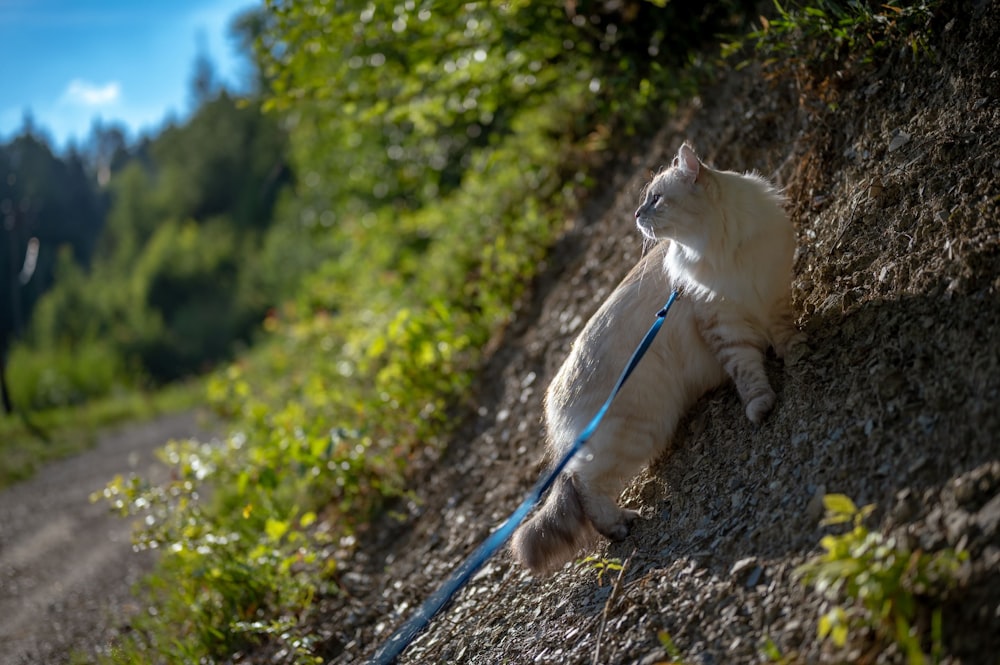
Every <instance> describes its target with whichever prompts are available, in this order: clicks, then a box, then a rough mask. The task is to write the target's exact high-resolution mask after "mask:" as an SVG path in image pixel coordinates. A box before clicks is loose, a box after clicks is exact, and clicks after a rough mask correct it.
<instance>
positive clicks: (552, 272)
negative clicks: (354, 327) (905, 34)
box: [275, 2, 1000, 664]
mask: <svg viewBox="0 0 1000 665" xmlns="http://www.w3.org/2000/svg"><path fill="white" fill-rule="evenodd" d="M950 11H951V14H952V16H950V17H946V18H945V20H944V21H939V22H938V24H936V25H935V26H934V34H933V37H932V43H931V46H932V49H933V52H934V55H933V57H923V58H920V59H917V60H914V59H913V58H912V57H911V56H910V55H909V54H906V53H897V54H891V55H890V56H888V58H887V59H886V60H885V61H884V62H881V63H878V64H876V65H874V66H864V65H853V66H851V67H850V68H848V69H846V70H844V71H842V72H839V73H835V74H832V75H831V76H830V77H828V78H825V79H823V80H822V81H820V80H815V79H813V80H809V79H807V78H803V77H798V78H796V77H795V76H791V75H788V73H786V75H783V76H779V77H777V78H775V79H769V78H768V77H765V76H764V75H762V73H761V72H760V71H759V70H757V69H754V68H748V69H745V70H742V71H739V72H735V71H734V72H731V73H728V74H726V75H725V76H723V77H722V78H721V80H720V81H719V82H718V83H717V84H716V85H714V86H712V87H710V88H708V89H706V90H705V91H704V94H703V95H702V96H701V98H700V99H697V100H694V101H692V102H691V103H690V104H689V105H687V106H686V107H685V108H683V109H682V110H681V111H680V112H679V113H678V114H677V115H676V116H675V117H672V118H665V119H664V123H663V124H664V129H663V131H661V132H660V133H659V134H658V135H657V136H656V137H652V138H650V140H649V141H648V143H647V144H646V146H645V147H644V149H643V150H642V151H641V153H640V154H637V155H636V157H635V159H634V160H633V161H632V163H631V164H629V165H628V166H627V167H626V168H623V169H621V170H619V171H618V173H617V175H616V176H615V177H613V178H612V179H611V180H609V182H607V183H605V184H606V186H607V187H608V192H610V194H606V195H605V196H604V198H595V200H594V201H593V202H592V204H591V205H590V207H589V208H588V209H587V210H586V211H584V213H583V215H582V216H581V217H580V218H579V219H578V220H576V224H575V228H574V230H573V231H571V232H570V233H569V234H567V236H566V237H565V238H564V239H563V240H562V242H560V244H559V245H558V246H557V247H556V248H555V251H554V252H553V254H552V256H551V257H550V258H549V262H548V264H547V266H546V267H545V269H544V270H543V271H542V274H541V276H540V277H539V279H537V280H536V282H535V284H534V285H533V290H532V295H531V298H530V299H529V300H527V301H526V302H525V303H524V306H523V308H522V309H521V311H520V312H519V313H518V317H517V320H515V321H514V322H513V323H512V325H511V326H510V328H509V329H508V330H507V331H506V332H505V336H504V338H503V340H502V344H501V345H500V346H499V349H498V351H497V352H496V354H495V355H494V357H493V359H492V361H491V363H490V365H489V366H488V368H487V370H486V373H485V374H484V376H483V380H482V383H481V390H480V392H479V394H478V413H477V414H476V415H475V417H472V418H470V419H469V423H468V425H467V426H466V427H465V428H464V430H463V431H462V432H461V433H460V435H459V436H457V437H456V438H455V441H454V442H453V444H452V445H451V447H450V448H449V450H448V451H447V453H446V454H445V455H444V456H443V459H442V460H440V462H439V463H438V464H436V465H435V466H434V467H433V469H431V470H430V471H429V472H428V474H427V476H426V478H425V480H424V481H423V482H422V483H421V484H420V485H418V486H416V487H415V488H414V491H415V495H416V497H417V500H415V501H413V502H411V503H410V504H409V505H407V506H403V507H402V509H403V510H404V511H408V517H407V520H406V521H405V523H402V524H400V523H392V522H388V521H387V522H386V523H383V524H380V525H376V527H374V528H373V529H372V531H370V532H369V533H366V534H362V535H361V537H360V538H359V541H358V545H357V546H356V547H355V548H354V551H353V552H352V553H351V554H350V555H349V556H348V554H347V553H345V557H347V560H348V563H347V565H346V566H345V567H344V568H343V569H342V570H343V574H342V578H341V579H342V582H343V586H344V591H345V593H344V594H343V595H341V596H338V597H336V598H330V599H325V600H324V601H323V611H322V613H321V616H320V617H319V619H318V623H317V628H316V630H317V632H318V633H320V634H322V635H324V636H325V637H326V641H325V643H324V646H323V648H324V655H325V656H326V657H327V658H329V659H330V660H331V661H332V662H337V663H348V662H358V661H360V660H361V659H363V658H364V657H366V656H369V655H371V653H372V652H373V651H374V649H375V648H376V647H377V646H378V644H379V643H380V642H381V641H382V640H384V639H385V638H386V637H387V636H388V635H389V634H390V632H391V631H392V630H393V629H394V628H395V627H396V626H397V625H399V624H400V623H401V622H402V621H403V620H404V619H405V618H406V617H407V616H408V615H409V613H410V612H412V611H413V609H414V608H415V607H416V606H417V605H418V604H419V603H420V602H422V601H423V600H424V599H425V598H426V597H427V596H428V595H429V594H430V593H431V592H433V591H434V590H435V589H436V588H437V586H438V585H439V584H440V583H441V581H442V580H443V579H444V578H445V577H446V576H447V574H448V573H449V572H450V571H451V570H452V569H453V568H454V566H455V565H457V563H458V562H460V561H461V560H462V558H463V557H464V556H465V555H466V554H467V553H468V552H469V551H470V550H471V549H472V548H473V547H474V546H475V545H477V544H478V543H480V542H481V541H482V539H483V538H484V536H485V535H486V534H488V533H489V531H490V529H491V528H492V527H494V526H495V525H497V524H498V523H500V521H502V520H503V519H505V518H506V517H507V516H508V515H509V514H510V512H511V511H512V510H513V508H514V507H515V506H516V505H517V504H518V503H519V501H520V500H521V499H522V497H523V496H524V493H525V492H526V491H527V489H528V488H529V487H530V486H531V485H532V483H533V482H534V481H535V480H536V478H537V477H538V475H539V473H540V471H541V468H540V467H539V466H538V464H537V462H538V460H539V458H540V455H541V433H540V426H539V423H540V418H541V395H542V394H543V392H544V389H545V386H546V385H547V384H548V382H549V381H550V380H551V378H552V376H553V375H554V372H555V370H556V368H557V367H558V366H559V364H560V363H561V362H562V360H563V358H564V357H565V355H566V353H567V350H568V348H569V344H570V342H571V340H572V339H573V337H574V336H575V335H576V334H577V333H578V332H579V330H580V328H581V327H582V325H583V323H584V322H585V321H586V320H587V318H588V317H589V316H590V315H591V314H592V313H593V312H594V311H595V310H596V308H597V307H598V305H599V304H600V302H601V301H602V299H603V298H604V297H606V296H607V294H608V293H609V292H610V290H611V289H613V288H614V286H615V284H616V283H617V282H618V281H619V280H620V279H621V277H623V276H624V274H625V273H626V272H627V270H628V269H629V267H630V266H631V265H633V264H634V263H635V261H636V260H637V259H638V257H639V256H640V255H641V252H642V246H641V241H640V238H639V234H638V233H637V232H636V231H635V229H634V227H633V224H632V211H633V209H634V208H635V206H636V205H637V202H638V195H639V191H640V188H641V187H642V185H643V184H644V183H645V182H646V181H647V180H648V178H649V176H650V173H651V172H652V171H655V170H656V169H657V168H659V167H661V166H662V165H664V164H666V163H667V162H668V160H669V156H670V155H671V154H673V152H674V151H675V150H676V149H677V147H678V145H679V144H680V142H681V141H682V140H685V139H687V140H690V141H692V142H693V143H694V144H695V146H696V147H697V148H698V150H699V151H700V153H701V155H702V156H703V157H704V158H705V159H706V161H707V162H709V163H711V164H713V165H715V166H717V167H719V168H726V169H734V170H750V169H756V170H758V171H760V172H761V173H764V174H765V175H769V176H771V177H773V178H774V179H775V180H776V181H777V182H779V183H780V184H781V185H782V186H784V187H785V188H786V190H787V192H788V194H789V199H790V211H791V213H792V217H793V221H794V222H795V225H796V228H797V232H798V239H799V247H800V249H799V252H798V255H797V259H796V265H795V271H796V276H795V281H794V299H795V305H796V308H797V311H798V312H799V314H800V318H799V323H800V325H801V326H802V327H803V329H804V330H805V331H806V332H807V334H808V337H809V342H808V348H807V350H806V351H805V353H804V354H803V355H802V357H801V358H798V362H797V363H796V364H795V365H794V366H791V367H787V366H784V365H783V364H782V363H779V362H777V361H773V362H772V363H771V364H770V366H769V371H770V375H771V377H772V381H773V383H774V384H775V386H776V390H777V391H778V394H779V402H778V406H777V409H776V410H775V412H774V413H773V414H772V415H771V416H770V418H769V419H768V421H767V422H766V423H765V424H764V425H763V426H762V427H760V428H759V429H755V428H753V427H751V426H750V425H749V423H748V422H747V421H746V419H745V418H744V417H743V413H742V409H741V408H740V406H739V403H738V398H737V396H736V395H735V392H734V391H733V390H732V389H722V390H719V391H717V392H715V393H713V394H711V395H709V396H708V397H707V398H706V399H704V400H703V401H702V402H701V403H700V404H699V405H698V407H697V408H696V409H695V410H694V411H693V412H692V414H691V415H690V417H689V418H688V419H687V420H686V421H685V422H684V423H683V424H682V426H681V430H680V432H679V434H678V436H677V438H676V441H675V444H674V450H673V452H672V453H671V454H669V455H668V456H666V457H665V458H664V459H662V460H661V461H660V462H659V463H657V464H656V465H654V468H652V469H650V470H649V472H648V473H646V474H644V475H643V476H641V477H640V478H638V479H637V480H636V481H635V482H634V483H633V484H632V485H631V487H630V488H629V489H628V490H627V491H626V493H625V503H626V504H627V505H628V506H630V507H633V508H636V509H639V510H641V512H642V514H643V516H644V518H645V519H643V520H642V521H641V522H640V523H638V524H637V525H636V527H635V529H634V532H633V534H632V535H631V536H630V537H629V538H628V539H627V540H626V541H625V542H623V543H619V544H614V545H605V546H602V547H600V548H599V549H597V550H595V552H594V554H596V555H597V556H599V557H616V558H619V559H621V560H622V561H623V562H625V570H624V573H623V574H622V576H621V579H620V581H618V582H616V583H612V582H613V575H612V574H608V575H605V576H604V577H603V579H602V578H601V576H600V575H598V572H597V570H596V569H595V568H594V567H593V566H591V565H577V566H571V567H567V568H566V569H565V570H563V571H561V572H560V573H558V574H556V575H555V576H553V577H551V578H549V579H544V580H538V579H533V578H531V577H530V576H528V575H527V574H526V573H524V572H522V571H521V570H519V569H517V568H515V567H514V566H513V565H512V564H511V562H510V561H509V560H508V558H507V557H506V556H501V557H498V558H495V559H494V560H492V561H491V562H489V563H488V564H487V565H486V567H485V568H484V570H483V571H482V572H481V573H480V574H479V575H478V576H477V577H476V578H475V579H474V580H473V581H472V583H471V584H470V585H469V586H468V587H467V588H466V589H465V590H464V591H463V592H462V593H461V594H460V595H459V596H458V598H457V599H456V601H455V603H454V604H453V605H452V606H451V607H450V608H449V609H448V610H447V611H446V612H445V613H444V614H442V615H441V616H440V617H438V618H437V619H436V620H435V621H434V622H433V624H432V625H431V627H430V629H429V630H428V631H427V632H426V633H425V634H423V635H422V636H421V637H420V638H419V639H418V640H417V641H416V643H415V644H414V645H413V646H411V647H410V649H408V650H407V652H406V653H405V654H404V655H403V657H402V659H401V662H407V663H427V662H463V663H483V664H486V663H501V662H503V663H591V662H598V663H630V662H638V663H652V662H657V661H658V660H659V659H665V658H666V653H665V651H664V649H663V647H662V645H661V641H660V639H659V638H658V633H660V631H666V632H667V633H668V634H669V635H670V636H671V637H672V640H673V642H674V643H675V644H676V646H677V648H678V649H679V650H680V651H681V653H682V654H683V655H684V660H685V662H691V663H706V664H707V663H756V662H760V661H761V660H762V657H761V647H760V645H761V643H762V641H763V640H764V639H766V638H769V639H771V640H773V641H774V643H775V644H776V645H777V647H778V648H779V649H780V651H781V652H782V653H783V654H785V655H786V656H790V655H793V654H794V655H797V657H798V658H799V659H801V660H802V661H803V662H837V661H838V660H841V659H845V658H846V659H847V660H849V661H854V660H857V659H859V658H861V657H862V655H863V654H862V652H861V651H856V652H854V653H847V654H845V653H840V654H837V653H833V652H831V651H830V650H829V649H826V648H825V647H823V646H821V645H820V644H819V643H817V641H816V639H815V628H816V619H817V617H818V615H819V613H820V611H821V609H822V608H823V602H822V600H821V599H820V598H819V597H818V596H817V595H816V594H814V593H811V592H808V591H807V590H805V589H803V588H802V587H801V586H800V584H798V583H797V582H796V581H795V580H794V579H793V577H792V574H791V572H792V570H793V569H794V567H795V566H796V565H798V564H800V563H802V562H803V561H804V560H805V559H806V558H807V557H808V556H809V555H810V554H812V553H815V552H816V551H817V544H818V542H819V539H820V537H821V536H822V534H823V533H824V530H822V529H821V528H820V527H819V525H818V522H819V518H820V516H821V515H820V513H821V511H822V507H821V502H820V500H819V499H820V497H821V496H822V495H823V493H824V492H842V493H845V494H847V495H849V496H851V497H853V498H854V499H855V500H856V501H857V502H858V503H859V504H862V503H874V504H875V505H876V506H877V511H876V513H875V516H874V518H873V524H877V525H879V527H880V528H882V529H884V530H886V531H893V532H894V533H895V534H896V535H897V536H898V537H900V538H904V539H906V540H907V541H909V543H910V544H911V545H912V546H914V547H924V548H928V549H934V548H939V547H942V546H946V545H950V546H953V547H960V548H963V549H965V550H967V551H968V552H969V554H970V562H969V564H968V565H967V566H966V567H965V568H964V569H963V571H962V584H961V585H960V586H959V588H958V589H957V590H956V591H955V593H954V597H953V598H952V599H951V600H950V602H949V604H948V605H947V607H946V612H945V626H944V632H945V635H946V638H945V646H946V649H947V651H948V652H949V653H950V654H952V655H953V657H954V658H955V659H956V662H962V663H996V662H997V661H996V654H997V653H1000V578H998V572H997V571H998V565H1000V531H998V521H1000V499H998V498H997V497H998V496H1000V442H998V439H997V432H998V431H1000V57H998V50H997V48H996V45H997V44H998V43H1000V4H998V3H996V2H978V3H957V4H956V5H955V7H954V8H952V9H951V10H950ZM820 84H821V85H820ZM652 316H653V313H652V312H651V313H650V317H651V320H652ZM859 644H860V647H861V648H864V647H865V642H864V640H862V641H861V642H860V643H859ZM868 655H870V654H868ZM275 657H278V658H279V659H280V654H275ZM899 659H900V655H899V654H894V653H892V652H885V653H882V654H881V655H879V656H877V657H875V661H877V662H882V661H885V662H893V661H898V660H899Z"/></svg>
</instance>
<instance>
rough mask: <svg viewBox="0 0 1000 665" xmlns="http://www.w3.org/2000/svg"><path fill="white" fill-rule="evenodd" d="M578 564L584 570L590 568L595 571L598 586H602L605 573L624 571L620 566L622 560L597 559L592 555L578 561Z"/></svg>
mask: <svg viewBox="0 0 1000 665" xmlns="http://www.w3.org/2000/svg"><path fill="white" fill-rule="evenodd" d="M579 564H580V565H581V566H583V567H586V568H592V569H593V570H596V571H597V584H598V586H604V575H605V573H607V572H609V571H610V572H618V571H620V570H623V569H624V566H623V565H622V560H621V559H618V558H614V559H607V558H605V557H599V556H596V555H594V554H589V555H587V556H585V557H584V558H582V559H580V561H579Z"/></svg>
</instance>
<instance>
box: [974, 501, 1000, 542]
mask: <svg viewBox="0 0 1000 665" xmlns="http://www.w3.org/2000/svg"><path fill="white" fill-rule="evenodd" d="M975 520H976V524H977V525H978V526H979V528H980V529H982V531H983V535H985V536H986V537H987V538H994V537H996V535H997V527H998V526H1000V494H997V495H996V496H995V497H993V498H992V499H990V500H989V501H988V502H987V504H986V505H985V506H983V507H982V508H980V509H979V512H978V513H976V518H975Z"/></svg>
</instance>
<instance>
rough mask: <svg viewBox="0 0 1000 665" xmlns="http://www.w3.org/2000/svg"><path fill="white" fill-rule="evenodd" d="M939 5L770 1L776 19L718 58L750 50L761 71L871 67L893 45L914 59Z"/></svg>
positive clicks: (934, 1) (927, 0) (928, 1)
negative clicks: (850, 62)
mask: <svg viewBox="0 0 1000 665" xmlns="http://www.w3.org/2000/svg"><path fill="white" fill-rule="evenodd" d="M940 5H941V1H940V0H919V1H917V2H907V1H906V0H889V1H888V2H884V3H871V2H866V1H864V0H850V1H849V2H838V1H836V0H811V1H810V2H791V3H788V4H787V6H786V5H782V4H781V2H779V0H774V9H775V12H774V16H772V17H771V18H767V17H764V16H761V17H760V19H759V20H760V28H759V29H756V30H753V31H751V32H749V33H748V34H746V35H743V36H740V37H738V38H735V39H733V40H732V41H729V42H726V43H724V44H723V46H722V56H723V57H724V58H728V57H731V56H733V55H735V54H738V53H741V52H744V51H745V49H746V48H747V47H750V48H752V49H753V52H754V56H755V58H756V59H758V61H759V62H760V64H761V65H762V66H763V67H764V68H765V69H767V68H774V67H788V68H797V67H818V66H822V65H823V64H824V63H829V62H836V61H841V60H844V59H846V58H857V59H859V60H861V61H862V62H872V61H873V60H874V59H875V58H876V57H877V56H878V55H880V54H881V53H884V52H885V51H886V50H887V49H889V48H891V47H893V46H896V45H903V46H905V47H906V48H908V49H909V50H910V51H911V52H912V53H913V55H914V57H916V56H918V55H919V54H920V53H925V52H927V51H928V50H929V46H928V39H927V33H928V29H929V22H930V19H931V18H932V17H933V15H934V12H935V11H936V9H937V8H938V7H939V6H940ZM761 58H762V59H761ZM749 63H750V60H749V59H747V60H743V61H741V62H740V63H739V66H745V65H747V64H749Z"/></svg>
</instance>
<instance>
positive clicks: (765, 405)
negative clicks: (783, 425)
mask: <svg viewBox="0 0 1000 665" xmlns="http://www.w3.org/2000/svg"><path fill="white" fill-rule="evenodd" d="M775 400H776V397H775V395H774V391H773V390H768V391H767V392H766V393H761V394H760V395H757V396H756V397H754V398H753V399H752V400H750V401H749V402H747V407H746V414H747V418H749V419H750V422H752V423H753V424H754V425H759V424H761V423H762V422H763V421H764V418H766V417H767V414H769V413H771V409H773V408H774V403H775Z"/></svg>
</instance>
